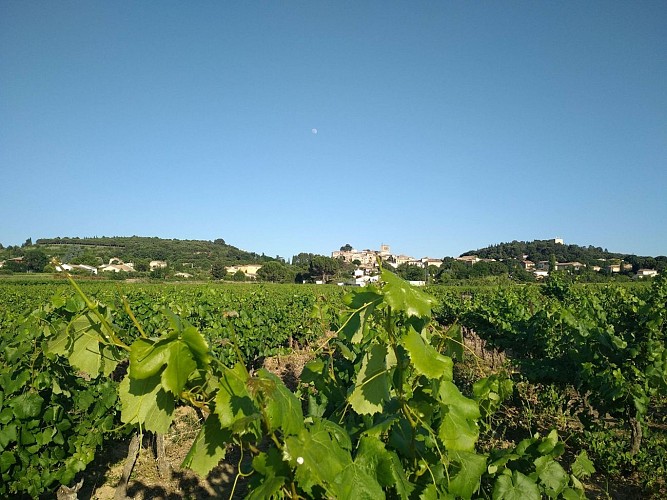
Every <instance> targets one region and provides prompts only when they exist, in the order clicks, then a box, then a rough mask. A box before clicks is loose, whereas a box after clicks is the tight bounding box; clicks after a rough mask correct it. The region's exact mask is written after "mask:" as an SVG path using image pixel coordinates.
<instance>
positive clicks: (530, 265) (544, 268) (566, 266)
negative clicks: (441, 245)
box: [456, 255, 658, 279]
mask: <svg viewBox="0 0 667 500" xmlns="http://www.w3.org/2000/svg"><path fill="white" fill-rule="evenodd" d="M527 258H528V256H527V255H524V256H523V260H522V261H521V267H523V268H524V269H525V270H526V271H529V272H532V273H533V274H535V276H536V277H537V278H544V277H546V276H548V275H549V267H550V264H549V261H548V260H540V261H538V262H533V261H530V260H527ZM456 260H458V261H462V262H465V263H467V264H470V265H473V264H476V263H478V262H495V260H496V259H480V258H479V257H477V256H476V255H465V256H463V257H457V258H456ZM600 263H601V264H603V265H600V266H598V265H595V266H590V269H592V270H593V271H596V272H600V271H602V270H606V271H608V272H610V273H620V272H622V271H623V272H625V271H632V264H629V263H627V262H621V263H617V264H607V263H606V261H605V260H604V259H600ZM587 267H589V266H587V265H586V264H582V263H581V262H577V261H575V262H556V271H568V270H569V271H579V270H581V269H584V268H587ZM657 275H658V271H656V270H655V269H639V270H638V271H637V273H636V274H635V277H636V278H640V279H641V278H652V277H654V276H657Z"/></svg>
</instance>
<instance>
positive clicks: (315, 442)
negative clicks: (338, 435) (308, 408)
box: [283, 422, 352, 497]
mask: <svg viewBox="0 0 667 500" xmlns="http://www.w3.org/2000/svg"><path fill="white" fill-rule="evenodd" d="M283 456H284V458H285V459H286V460H287V461H288V462H289V464H290V466H292V467H294V468H295V469H296V472H295V477H296V479H297V481H298V483H299V486H301V487H302V488H303V489H304V491H305V492H306V493H309V494H312V490H313V488H314V487H315V486H318V485H319V486H321V487H322V488H324V489H325V491H328V492H329V493H330V494H331V495H332V496H334V497H335V496H336V495H335V492H336V485H335V481H336V478H337V477H338V475H339V474H340V473H341V472H342V471H343V469H345V467H348V466H350V465H352V457H351V455H350V452H349V451H347V450H344V449H343V448H342V447H341V446H340V445H339V443H338V441H337V440H336V439H333V438H332V436H331V434H330V433H329V431H328V430H327V429H326V428H324V427H323V426H321V425H320V424H319V423H318V422H315V424H313V425H312V426H310V427H304V428H303V429H301V431H300V432H299V434H298V435H292V436H288V437H287V439H285V446H284V449H283Z"/></svg>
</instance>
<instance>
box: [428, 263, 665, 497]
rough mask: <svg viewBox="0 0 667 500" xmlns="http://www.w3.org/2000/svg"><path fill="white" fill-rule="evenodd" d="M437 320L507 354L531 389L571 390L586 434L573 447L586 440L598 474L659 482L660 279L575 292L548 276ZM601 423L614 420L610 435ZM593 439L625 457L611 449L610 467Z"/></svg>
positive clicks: (453, 305)
mask: <svg viewBox="0 0 667 500" xmlns="http://www.w3.org/2000/svg"><path fill="white" fill-rule="evenodd" d="M445 293H447V292H445ZM438 315H439V317H440V318H441V319H442V320H443V321H445V322H449V321H451V320H452V318H456V319H457V320H458V321H460V322H461V324H463V325H465V326H467V327H469V328H471V329H473V330H474V331H475V332H477V334H479V335H480V336H482V337H483V338H484V339H486V340H488V341H489V342H491V344H492V345H494V346H496V347H498V348H500V349H502V350H505V351H507V352H509V353H511V357H512V360H513V363H514V364H515V365H516V366H517V367H518V368H519V370H520V371H521V373H522V374H523V375H524V376H526V377H528V378H529V380H530V381H531V382H533V383H541V384H552V385H553V386H555V387H556V388H558V390H560V391H562V392H565V391H566V390H567V389H568V388H569V389H574V390H576V392H577V394H578V395H579V397H578V399H579V400H580V401H581V402H582V405H583V407H584V408H583V411H581V412H580V413H579V415H578V419H579V422H580V424H581V425H582V426H583V428H584V431H585V432H584V433H583V437H581V438H580V441H581V443H582V445H584V446H586V445H587V443H586V436H588V440H589V441H590V443H588V444H589V445H590V447H591V448H593V447H596V448H598V449H597V452H596V450H593V449H592V451H593V455H597V459H598V460H599V461H600V465H606V466H607V467H609V463H610V462H619V463H624V464H625V467H626V472H627V473H632V472H633V470H634V469H633V468H634V467H639V466H641V467H644V468H645V469H646V471H645V473H644V477H645V480H646V482H649V481H652V478H651V477H650V476H651V475H653V474H655V472H658V474H659V477H660V476H662V477H664V475H665V473H666V469H665V467H666V465H667V456H666V455H665V451H666V447H667V435H666V434H665V433H664V431H662V430H661V429H662V425H663V424H664V414H665V410H666V409H667V348H666V347H665V342H666V340H667V279H665V278H661V279H658V280H656V281H655V282H653V284H652V285H651V286H642V287H633V288H628V287H611V286H610V287H581V286H572V285H570V284H568V283H567V282H565V280H563V279H561V277H559V276H558V275H557V274H556V275H554V276H552V277H551V278H550V279H549V280H548V282H547V283H546V284H545V285H544V286H541V287H516V288H511V289H510V288H505V289H499V290H495V291H493V292H491V293H490V292H489V291H487V292H486V293H480V294H473V295H472V296H468V297H466V298H461V297H455V298H454V300H450V301H448V302H445V303H443V306H442V308H441V310H440V311H438ZM605 416H606V417H608V418H611V419H613V423H614V427H615V428H614V430H609V429H608V427H609V421H608V420H605V418H604V417H605ZM649 430H650V432H652V433H653V437H656V439H657V441H656V440H654V442H653V443H652V444H651V446H653V447H654V451H650V452H648V451H647V453H645V454H642V453H640V452H641V451H642V447H643V441H646V436H647V431H649ZM601 435H606V436H607V437H606V438H605V440H606V441H607V442H614V443H620V442H623V443H625V449H622V450H618V447H617V445H616V446H615V447H614V449H615V450H616V453H617V455H618V456H617V457H610V451H609V450H608V449H607V450H605V449H600V447H599V446H594V441H599V440H600V438H601ZM656 442H657V444H656ZM656 453H657V455H658V456H655V455H656ZM642 461H644V462H645V465H642V464H641V463H640V462H642ZM634 471H635V472H636V470H634ZM661 471H662V472H661ZM663 486H664V484H663Z"/></svg>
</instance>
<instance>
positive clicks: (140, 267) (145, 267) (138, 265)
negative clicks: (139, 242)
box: [134, 259, 151, 273]
mask: <svg viewBox="0 0 667 500" xmlns="http://www.w3.org/2000/svg"><path fill="white" fill-rule="evenodd" d="M134 269H136V270H137V271H139V272H140V273H145V272H148V271H150V270H151V266H150V264H149V263H148V261H147V260H145V259H137V260H136V261H135V263H134Z"/></svg>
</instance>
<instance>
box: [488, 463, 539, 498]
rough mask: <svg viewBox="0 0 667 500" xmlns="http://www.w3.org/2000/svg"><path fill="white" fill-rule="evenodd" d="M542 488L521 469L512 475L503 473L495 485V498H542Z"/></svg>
mask: <svg viewBox="0 0 667 500" xmlns="http://www.w3.org/2000/svg"><path fill="white" fill-rule="evenodd" d="M540 498H541V497H540V490H539V488H538V487H537V484H535V483H534V482H533V481H531V480H530V478H528V477H527V476H525V475H523V474H522V473H521V472H519V471H516V470H515V471H514V473H513V475H512V476H506V475H501V476H500V477H499V478H498V479H497V480H496V484H495V485H494V486H493V500H540Z"/></svg>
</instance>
